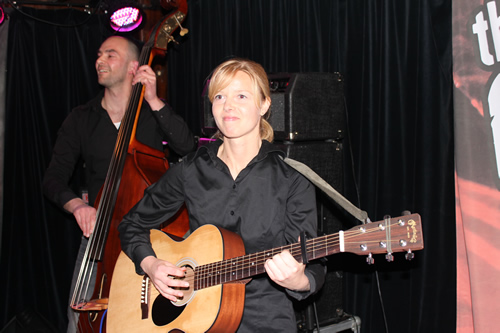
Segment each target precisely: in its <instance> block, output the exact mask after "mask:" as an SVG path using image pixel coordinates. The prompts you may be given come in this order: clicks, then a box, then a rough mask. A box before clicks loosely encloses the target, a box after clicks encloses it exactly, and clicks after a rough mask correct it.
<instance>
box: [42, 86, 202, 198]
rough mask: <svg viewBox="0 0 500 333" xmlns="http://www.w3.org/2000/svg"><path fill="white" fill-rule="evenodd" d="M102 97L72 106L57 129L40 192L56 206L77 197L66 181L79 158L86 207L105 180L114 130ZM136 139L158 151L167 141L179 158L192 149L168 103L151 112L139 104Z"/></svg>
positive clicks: (190, 138) (191, 141)
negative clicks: (82, 165) (84, 183)
mask: <svg viewBox="0 0 500 333" xmlns="http://www.w3.org/2000/svg"><path fill="white" fill-rule="evenodd" d="M103 96H104V91H101V92H100V93H99V94H98V95H97V96H96V97H95V98H94V99H92V100H91V101H89V102H88V103H87V104H85V105H81V106H79V107H76V108H75V109H74V110H73V111H72V112H71V113H70V114H69V115H68V117H67V118H66V119H65V121H64V123H63V124H62V126H61V128H60V129H59V132H58V137H57V141H56V144H55V145H54V149H53V154H52V159H51V161H50V164H49V167H48V169H47V171H46V173H45V176H44V180H43V190H44V194H45V195H46V196H47V197H48V198H49V199H50V200H51V201H52V202H54V203H56V204H57V205H59V206H60V207H62V206H63V205H64V204H66V203H67V202H68V201H69V200H71V199H74V198H76V197H77V195H76V194H75V193H74V192H73V190H72V189H71V188H70V187H69V185H68V182H69V180H70V179H71V176H72V174H73V172H74V169H75V166H76V164H77V162H78V160H79V159H80V158H82V159H83V161H84V162H85V170H86V178H87V182H88V192H89V203H90V204H93V203H94V201H95V199H96V196H97V194H98V192H99V190H100V188H101V187H102V185H103V184H104V180H105V179H106V174H107V171H108V166H109V163H110V161H111V157H112V155H113V150H114V146H115V143H116V140H117V136H118V129H117V128H116V126H115V125H114V124H113V123H112V121H111V118H109V115H108V113H107V112H106V110H104V109H103V108H102V106H101V100H102V98H103ZM136 137H137V139H138V140H139V141H140V142H142V143H144V144H146V145H148V146H150V147H152V148H155V149H157V150H160V151H161V150H163V149H164V147H163V142H164V141H167V142H168V143H169V147H171V148H172V149H173V150H174V151H175V152H176V153H178V154H179V155H185V154H187V153H189V152H191V151H193V150H194V149H195V140H194V136H193V135H192V133H191V131H190V130H189V128H188V127H187V125H186V123H185V122H184V120H183V119H182V118H181V117H180V116H179V115H177V114H176V113H175V112H174V111H173V110H172V109H171V108H170V106H169V105H168V104H166V105H165V106H164V107H163V108H162V109H160V110H158V111H151V109H150V107H149V105H148V104H147V102H146V101H144V102H143V107H142V109H141V113H140V117H139V122H138V125H137V135H136Z"/></svg>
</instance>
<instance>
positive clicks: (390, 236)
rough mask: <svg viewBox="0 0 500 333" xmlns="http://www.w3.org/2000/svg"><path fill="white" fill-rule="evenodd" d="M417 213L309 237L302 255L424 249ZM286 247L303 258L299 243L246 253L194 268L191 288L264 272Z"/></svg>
mask: <svg viewBox="0 0 500 333" xmlns="http://www.w3.org/2000/svg"><path fill="white" fill-rule="evenodd" d="M423 247H424V244H423V237H422V232H421V220H420V215H418V214H412V215H405V216H400V217H395V218H387V219H384V220H382V221H378V222H373V223H368V224H364V225H361V226H358V227H354V228H351V229H349V230H347V231H339V232H338V233H335V234H330V235H325V236H320V237H317V238H312V239H308V240H306V242H305V252H306V253H305V255H306V258H307V260H308V261H311V260H315V259H319V258H322V257H326V256H329V255H332V254H335V253H340V252H350V253H354V254H358V255H368V254H377V253H390V254H392V253H394V252H403V251H407V252H411V251H412V250H421V249H423ZM284 250H288V251H289V252H290V253H291V254H292V256H293V257H294V258H295V259H296V260H297V261H298V262H303V260H302V250H301V244H300V243H294V244H290V245H286V246H282V247H278V248H274V249H270V250H267V251H262V252H257V253H252V254H248V255H245V256H241V257H235V258H232V259H227V260H223V261H218V262H214V263H210V264H205V265H201V266H198V267H196V269H195V274H194V275H195V276H194V288H195V289H197V290H198V289H203V288H208V287H211V286H215V285H218V284H224V283H230V282H234V281H238V280H244V279H248V278H251V277H253V276H256V275H259V274H262V273H264V272H265V269H264V264H265V263H266V261H267V260H268V259H271V258H272V257H273V256H274V255H276V254H279V253H281V252H283V251H284Z"/></svg>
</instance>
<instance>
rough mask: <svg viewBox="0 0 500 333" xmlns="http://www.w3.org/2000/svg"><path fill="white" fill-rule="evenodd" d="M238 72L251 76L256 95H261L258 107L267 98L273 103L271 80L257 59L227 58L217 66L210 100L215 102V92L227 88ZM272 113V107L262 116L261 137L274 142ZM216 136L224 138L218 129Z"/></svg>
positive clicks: (211, 85)
mask: <svg viewBox="0 0 500 333" xmlns="http://www.w3.org/2000/svg"><path fill="white" fill-rule="evenodd" d="M237 72H243V73H246V74H248V76H250V79H251V80H252V82H253V89H254V95H255V96H261V98H260V99H257V107H259V108H260V107H261V106H262V103H263V102H264V101H265V100H268V101H269V103H271V91H270V89H269V80H268V78H267V73H266V71H265V70H264V68H263V67H262V66H261V65H260V64H258V63H256V62H255V61H252V60H248V59H242V58H233V59H230V60H227V61H225V62H223V63H222V64H220V65H219V66H217V68H216V69H215V70H214V73H213V74H212V77H211V79H210V84H209V86H208V98H209V100H210V102H213V100H214V97H215V94H216V93H217V92H219V91H221V90H222V89H224V88H226V87H227V86H228V85H229V83H230V82H231V80H232V79H233V77H234V76H235V75H236V73H237ZM270 114H271V108H270V107H269V109H268V110H267V112H266V113H265V114H264V115H263V116H262V117H261V118H260V138H261V139H262V140H267V141H269V142H273V139H274V130H273V128H272V126H271V124H269V122H268V121H267V120H268V119H269V116H270ZM215 137H216V138H219V139H222V133H221V132H220V131H217V133H215Z"/></svg>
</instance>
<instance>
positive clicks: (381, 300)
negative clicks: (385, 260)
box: [375, 270, 389, 333]
mask: <svg viewBox="0 0 500 333" xmlns="http://www.w3.org/2000/svg"><path fill="white" fill-rule="evenodd" d="M375 278H376V280H377V289H378V296H379V299H380V307H381V308H382V317H383V318H384V325H385V332H386V333H389V326H387V317H386V315H385V307H384V300H383V299H382V291H381V290H380V280H379V278H378V271H377V270H375Z"/></svg>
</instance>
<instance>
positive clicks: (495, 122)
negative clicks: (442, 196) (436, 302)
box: [453, 0, 500, 333]
mask: <svg viewBox="0 0 500 333" xmlns="http://www.w3.org/2000/svg"><path fill="white" fill-rule="evenodd" d="M453 63H454V69H453V73H454V82H455V89H454V96H455V98H454V100H455V147H456V150H455V157H456V184H455V186H456V211H457V213H456V214H457V332H460V333H462V332H464V333H465V332H479V333H483V332H498V325H496V324H495V323H494V321H495V318H497V316H498V311H499V310H500V302H499V301H498V299H499V297H500V285H499V284H498V281H499V280H500V260H498V257H499V256H500V250H499V248H498V244H499V240H500V223H499V220H500V192H499V189H500V187H499V184H500V182H499V179H500V177H499V175H500V1H494V0H492V1H488V0H486V1H484V2H483V1H480V0H456V1H453Z"/></svg>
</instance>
